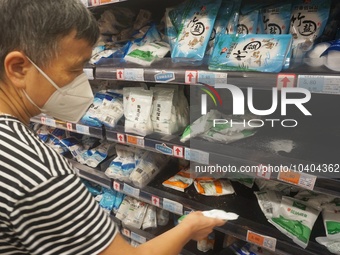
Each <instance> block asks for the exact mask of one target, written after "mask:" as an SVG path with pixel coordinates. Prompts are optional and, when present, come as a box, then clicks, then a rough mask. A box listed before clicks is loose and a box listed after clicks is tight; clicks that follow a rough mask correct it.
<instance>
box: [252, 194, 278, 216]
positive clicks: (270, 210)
mask: <svg viewBox="0 0 340 255" xmlns="http://www.w3.org/2000/svg"><path fill="white" fill-rule="evenodd" d="M254 194H255V195H256V197H257V202H258V203H259V206H260V208H261V210H262V212H263V213H264V215H265V216H266V218H267V219H268V220H269V219H271V218H272V217H273V215H277V214H278V210H279V209H280V205H281V199H282V194H281V193H279V192H277V191H273V190H265V191H255V192H254Z"/></svg>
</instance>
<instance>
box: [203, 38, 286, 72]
mask: <svg viewBox="0 0 340 255" xmlns="http://www.w3.org/2000/svg"><path fill="white" fill-rule="evenodd" d="M291 44H292V35H290V34H287V35H259V34H249V35H223V36H220V37H219V38H218V41H217V43H216V45H215V48H214V51H213V54H212V56H211V58H210V60H209V69H210V70H233V71H259V72H280V71H281V70H282V67H283V65H284V64H285V61H286V57H287V54H288V53H289V50H290V47H291Z"/></svg>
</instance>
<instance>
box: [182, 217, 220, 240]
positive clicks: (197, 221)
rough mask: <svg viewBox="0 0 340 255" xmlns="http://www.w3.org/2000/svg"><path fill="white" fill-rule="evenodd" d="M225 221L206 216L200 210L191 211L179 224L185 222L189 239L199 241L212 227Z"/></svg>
mask: <svg viewBox="0 0 340 255" xmlns="http://www.w3.org/2000/svg"><path fill="white" fill-rule="evenodd" d="M225 223H226V221H225V220H220V219H215V218H210V217H206V216H204V215H203V214H202V212H199V211H197V212H191V213H190V214H188V215H187V216H185V218H184V219H183V221H181V223H180V224H185V225H187V226H188V228H189V229H190V231H191V239H193V240H196V241H199V240H202V239H204V238H206V237H207V236H208V235H209V234H210V233H211V232H212V231H213V228H214V227H217V226H222V225H224V224H225Z"/></svg>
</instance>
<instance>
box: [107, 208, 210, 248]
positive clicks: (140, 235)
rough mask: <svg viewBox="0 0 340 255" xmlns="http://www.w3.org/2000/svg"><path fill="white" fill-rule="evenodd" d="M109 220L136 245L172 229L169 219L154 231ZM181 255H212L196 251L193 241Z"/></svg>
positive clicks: (113, 218) (117, 220)
mask: <svg viewBox="0 0 340 255" xmlns="http://www.w3.org/2000/svg"><path fill="white" fill-rule="evenodd" d="M111 219H112V220H113V221H114V222H115V223H116V224H117V225H118V226H119V227H120V228H121V233H122V235H123V236H126V237H127V238H130V239H132V240H134V241H136V242H138V243H145V242H146V241H149V240H150V239H152V238H154V237H156V236H158V235H160V234H162V233H164V232H165V231H167V230H169V229H170V228H172V227H173V224H172V222H170V221H171V220H172V219H170V221H169V223H168V224H167V225H166V226H158V227H157V228H155V229H148V230H142V229H138V228H134V227H130V226H126V225H124V223H122V222H121V221H120V220H119V219H117V218H116V217H115V216H113V215H111ZM181 254H182V255H203V254H205V255H212V254H214V253H213V251H208V252H201V251H199V250H197V243H196V242H195V241H190V242H189V243H188V244H187V245H185V247H184V248H183V249H182V251H181Z"/></svg>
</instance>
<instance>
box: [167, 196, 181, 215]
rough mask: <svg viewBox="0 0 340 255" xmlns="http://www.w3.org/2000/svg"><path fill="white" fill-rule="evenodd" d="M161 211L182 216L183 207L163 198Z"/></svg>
mask: <svg viewBox="0 0 340 255" xmlns="http://www.w3.org/2000/svg"><path fill="white" fill-rule="evenodd" d="M163 209H164V210H166V211H169V212H173V213H175V214H178V215H183V205H182V204H181V203H178V202H175V201H172V200H170V199H167V198H163Z"/></svg>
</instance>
